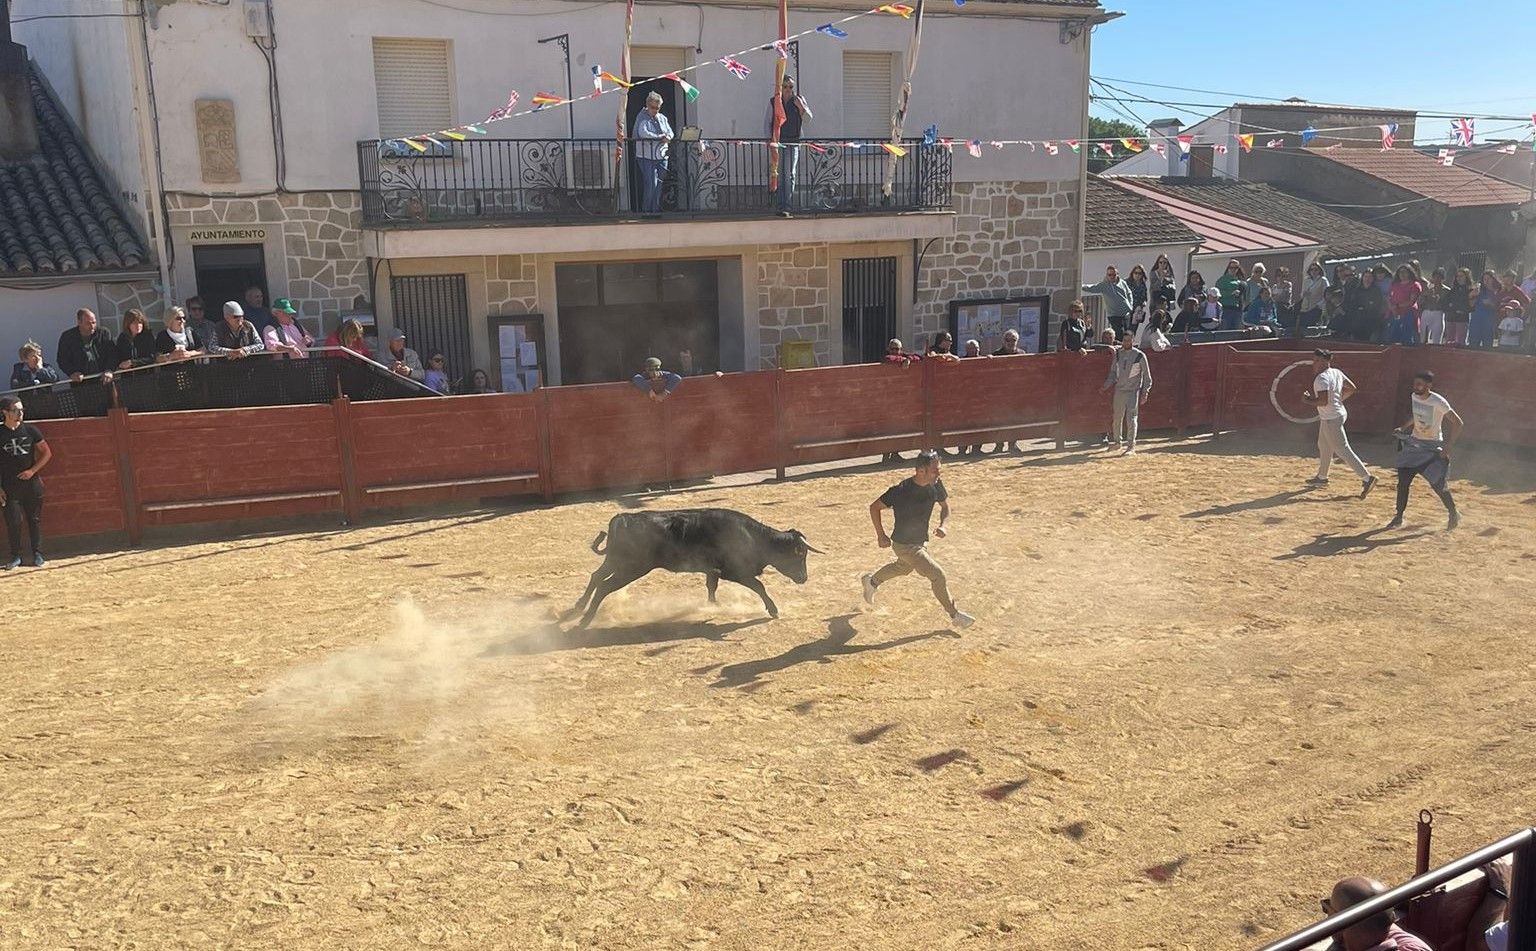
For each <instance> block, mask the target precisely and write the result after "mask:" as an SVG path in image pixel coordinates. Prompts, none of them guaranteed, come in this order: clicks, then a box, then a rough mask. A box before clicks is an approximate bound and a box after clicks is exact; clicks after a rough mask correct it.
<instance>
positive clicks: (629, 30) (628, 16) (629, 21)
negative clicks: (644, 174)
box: [613, 0, 635, 206]
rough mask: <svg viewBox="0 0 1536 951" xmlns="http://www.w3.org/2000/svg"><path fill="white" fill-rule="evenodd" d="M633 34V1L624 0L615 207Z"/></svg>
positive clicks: (616, 123) (620, 176)
mask: <svg viewBox="0 0 1536 951" xmlns="http://www.w3.org/2000/svg"><path fill="white" fill-rule="evenodd" d="M634 32H635V0H626V2H625V4H624V48H623V50H621V51H620V53H619V76H621V77H622V78H623V80H624V84H623V86H622V88H621V89H620V91H619V117H618V118H617V119H616V120H614V126H615V136H614V146H613V194H614V201H615V206H617V203H618V196H619V194H620V193H621V191H622V184H621V183H622V182H623V181H624V174H623V173H624V138H625V136H627V135H628V134H629V130H628V129H625V128H624V114H625V113H626V112H628V111H629V86H630V83H631V82H633V79H632V77H631V76H630V74H629V38H630V37H631V36H633V35H634Z"/></svg>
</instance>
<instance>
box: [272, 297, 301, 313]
mask: <svg viewBox="0 0 1536 951" xmlns="http://www.w3.org/2000/svg"><path fill="white" fill-rule="evenodd" d="M272 309H273V310H274V311H282V312H283V313H285V314H297V313H298V312H299V309H298V308H297V307H295V306H293V301H291V300H289V299H288V298H286V297H279V298H278V299H277V300H275V301H273V302H272Z"/></svg>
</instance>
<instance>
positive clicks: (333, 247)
mask: <svg viewBox="0 0 1536 951" xmlns="http://www.w3.org/2000/svg"><path fill="white" fill-rule="evenodd" d="M165 198H166V202H167V206H168V208H169V214H170V223H171V226H172V227H176V226H216V225H256V224H261V225H270V226H276V227H279V228H281V229H282V234H283V250H284V253H285V255H286V257H287V270H288V276H289V279H288V286H287V287H280V286H272V287H269V288H268V289H267V293H268V299H269V301H270V300H272V299H275V298H278V297H291V298H293V301H294V303H295V304H297V305H298V307H299V312H300V313H301V314H303V315H304V316H306V317H320V318H321V319H322V321H323V322H324V324H325V326H327V327H329V326H330V324H331V323H333V322H334V318H335V316H336V315H337V314H339V313H341V312H344V311H349V310H352V309H354V308H357V307H360V306H364V305H365V304H366V302H367V301H368V293H369V292H368V262H367V259H366V258H365V256H364V254H363V248H362V224H363V220H362V218H363V216H362V202H361V200H360V198H359V197H358V195H357V194H356V193H354V192H344V191H338V192H306V193H304V194H280V195H279V194H273V195H264V196H261V197H257V198H208V197H205V196H200V195H186V194H180V193H176V192H171V193H168V194H167V195H166V196H165ZM190 266H191V262H186V263H185V265H184V267H186V268H190ZM190 276H191V275H190V273H189V272H188V271H186V270H183V271H182V272H181V273H180V274H179V275H178V277H179V278H180V280H181V282H182V283H183V284H185V285H186V286H188V287H190V281H189V278H190Z"/></svg>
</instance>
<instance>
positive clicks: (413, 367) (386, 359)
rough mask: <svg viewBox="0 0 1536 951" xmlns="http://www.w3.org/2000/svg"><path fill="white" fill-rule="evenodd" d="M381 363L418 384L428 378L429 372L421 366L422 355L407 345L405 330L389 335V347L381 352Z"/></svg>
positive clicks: (392, 371) (397, 330)
mask: <svg viewBox="0 0 1536 951" xmlns="http://www.w3.org/2000/svg"><path fill="white" fill-rule="evenodd" d="M379 362H380V363H382V364H384V365H385V366H387V367H389V371H390V372H391V373H394V374H396V375H397V376H403V377H407V378H409V379H412V380H415V381H416V382H417V383H420V382H421V381H423V380H425V379H426V378H427V371H426V370H424V369H422V366H421V355H420V354H418V353H417V352H416V351H415V350H412V349H411V348H410V347H407V346H406V345H405V331H403V330H399V329H396V330H395V331H394V332H392V333H391V334H390V335H389V343H388V345H386V346H385V347H384V349H383V350H381V351H379Z"/></svg>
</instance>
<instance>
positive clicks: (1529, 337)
mask: <svg viewBox="0 0 1536 951" xmlns="http://www.w3.org/2000/svg"><path fill="white" fill-rule="evenodd" d="M1176 286H1177V289H1175V287H1176ZM1082 289H1083V291H1085V292H1087V293H1091V294H1097V295H1099V296H1100V297H1101V298H1102V299H1103V300H1104V307H1105V315H1106V317H1107V318H1108V321H1109V325H1110V328H1111V329H1112V330H1113V331H1114V332H1115V336H1116V337H1117V338H1118V337H1119V335H1120V333H1121V332H1122V331H1123V330H1126V329H1129V330H1130V331H1132V332H1133V333H1134V334H1135V335H1136V346H1137V347H1142V346H1146V348H1147V349H1152V350H1158V349H1162V346H1161V342H1160V341H1159V339H1158V337H1159V335H1161V336H1162V337H1164V338H1166V337H1167V336H1168V335H1170V334H1191V333H1199V332H1207V333H1214V332H1217V331H1236V332H1241V333H1243V334H1245V335H1247V336H1255V337H1273V336H1287V335H1290V336H1297V337H1300V336H1303V335H1305V334H1312V335H1317V336H1323V335H1327V336H1331V337H1334V338H1336V339H1340V340H1349V341H1355V342H1359V343H1376V344H1402V345H1404V346H1420V345H1447V346H1458V347H1469V348H1474V349H1482V350H1487V349H1499V350H1505V351H1516V352H1522V353H1530V352H1533V351H1536V328H1533V327H1532V326H1531V321H1530V320H1529V319H1528V312H1529V310H1530V307H1531V299H1532V297H1533V295H1536V272H1533V273H1532V274H1531V276H1530V277H1528V278H1525V279H1524V280H1522V279H1521V278H1520V274H1519V271H1518V270H1509V271H1506V272H1504V274H1503V276H1502V277H1501V276H1500V275H1498V274H1497V273H1495V272H1494V271H1493V270H1492V269H1488V270H1485V271H1483V273H1482V277H1481V278H1480V279H1479V280H1477V281H1474V280H1473V276H1472V272H1471V271H1470V270H1469V269H1467V268H1457V269H1456V270H1455V273H1454V274H1452V273H1450V272H1449V271H1447V269H1445V268H1435V269H1433V270H1432V271H1431V272H1430V273H1429V274H1428V276H1427V277H1426V276H1425V273H1424V269H1423V266H1422V265H1421V264H1420V263H1419V262H1418V261H1409V262H1407V263H1404V264H1400V265H1398V266H1397V267H1396V268H1395V269H1394V268H1388V267H1387V266H1386V265H1385V264H1375V265H1361V266H1359V267H1358V268H1357V267H1356V266H1355V265H1352V264H1337V265H1335V266H1334V267H1333V272H1332V275H1331V277H1330V276H1329V275H1327V274H1325V272H1324V268H1323V266H1322V265H1321V264H1318V263H1315V262H1314V263H1313V264H1311V265H1310V266H1309V267H1308V268H1307V273H1306V274H1305V275H1304V276H1302V277H1301V278H1300V280H1299V281H1298V280H1297V279H1296V278H1295V277H1294V276H1293V275H1292V274H1291V273H1290V271H1289V269H1288V268H1284V267H1280V268H1276V269H1275V271H1274V273H1273V274H1271V273H1270V271H1269V269H1268V268H1267V267H1266V266H1265V265H1264V264H1263V262H1258V263H1255V264H1254V265H1253V266H1252V267H1251V268H1245V267H1244V266H1243V263H1242V262H1241V261H1239V260H1237V259H1235V258H1234V259H1232V260H1230V261H1228V262H1227V266H1226V270H1225V271H1223V273H1222V274H1221V276H1220V277H1218V278H1216V280H1215V282H1214V283H1211V284H1207V283H1206V279H1205V275H1204V274H1202V273H1201V272H1200V271H1198V270H1192V271H1190V272H1189V273H1188V275H1186V277H1185V279H1184V283H1183V284H1182V285H1178V281H1177V279H1176V277H1175V276H1174V273H1173V268H1172V266H1171V265H1170V264H1169V261H1168V258H1167V257H1166V256H1164V255H1159V256H1158V258H1157V260H1156V261H1154V262H1153V264H1152V270H1151V271H1150V272H1148V271H1147V270H1146V269H1145V268H1143V267H1142V266H1141V265H1140V264H1137V265H1135V266H1133V267H1132V268H1131V269H1130V272H1129V273H1128V274H1126V275H1125V276H1124V277H1122V276H1121V274H1120V271H1119V269H1118V268H1116V267H1110V268H1107V269H1106V271H1105V274H1104V279H1103V280H1102V281H1099V282H1098V283H1096V284H1084V285H1083V287H1082ZM1058 349H1062V350H1084V349H1087V337H1086V324H1085V323H1084V318H1083V308H1082V307H1081V306H1079V305H1074V306H1073V308H1071V310H1070V312H1069V313H1068V315H1067V317H1066V318H1065V319H1064V320H1063V321H1062V324H1061V330H1060V332H1059V334H1058Z"/></svg>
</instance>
